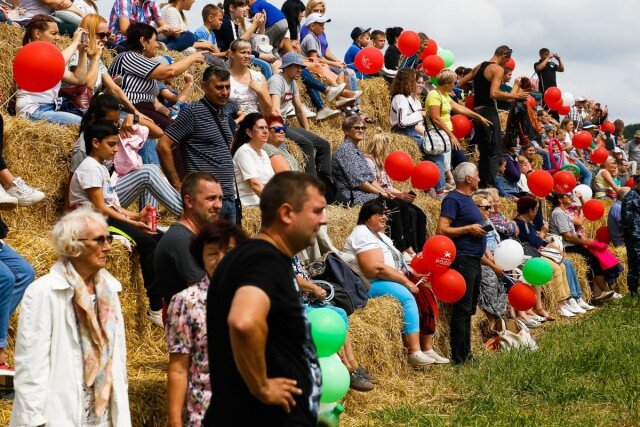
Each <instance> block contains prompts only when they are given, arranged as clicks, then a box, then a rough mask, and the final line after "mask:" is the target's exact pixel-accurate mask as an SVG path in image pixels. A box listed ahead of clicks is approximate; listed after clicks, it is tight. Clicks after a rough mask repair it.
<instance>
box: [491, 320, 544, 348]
mask: <svg viewBox="0 0 640 427" xmlns="http://www.w3.org/2000/svg"><path fill="white" fill-rule="evenodd" d="M494 332H496V333H497V334H498V337H499V339H500V350H512V349H518V348H520V349H530V350H537V349H538V343H536V340H535V339H534V338H533V336H532V335H531V332H530V331H529V328H527V327H526V326H525V325H524V323H522V322H521V321H519V320H512V319H509V320H507V321H506V322H505V320H504V319H503V318H498V319H496V320H495V323H494Z"/></svg>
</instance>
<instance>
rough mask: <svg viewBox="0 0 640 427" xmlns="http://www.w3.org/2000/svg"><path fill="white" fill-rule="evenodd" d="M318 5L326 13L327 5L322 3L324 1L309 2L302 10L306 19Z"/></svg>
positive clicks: (311, 0)
mask: <svg viewBox="0 0 640 427" xmlns="http://www.w3.org/2000/svg"><path fill="white" fill-rule="evenodd" d="M318 5H322V6H323V7H324V10H325V12H326V11H327V4H326V3H325V2H324V0H309V2H308V3H307V6H306V7H305V8H304V16H305V17H307V16H309V15H311V14H312V13H313V9H315V8H316V6H318Z"/></svg>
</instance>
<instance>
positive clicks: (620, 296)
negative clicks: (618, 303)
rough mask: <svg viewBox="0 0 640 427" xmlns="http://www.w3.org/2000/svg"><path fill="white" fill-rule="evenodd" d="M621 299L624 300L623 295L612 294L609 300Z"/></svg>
mask: <svg viewBox="0 0 640 427" xmlns="http://www.w3.org/2000/svg"><path fill="white" fill-rule="evenodd" d="M622 298H624V295H622V294H619V293H617V292H614V293H613V296H612V297H611V299H622Z"/></svg>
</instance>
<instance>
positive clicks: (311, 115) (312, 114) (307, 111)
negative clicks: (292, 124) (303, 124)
mask: <svg viewBox="0 0 640 427" xmlns="http://www.w3.org/2000/svg"><path fill="white" fill-rule="evenodd" d="M302 111H303V112H304V115H305V116H307V119H312V118H314V117H315V116H316V112H315V111H313V110H312V109H311V108H309V107H307V106H306V105H304V104H302Z"/></svg>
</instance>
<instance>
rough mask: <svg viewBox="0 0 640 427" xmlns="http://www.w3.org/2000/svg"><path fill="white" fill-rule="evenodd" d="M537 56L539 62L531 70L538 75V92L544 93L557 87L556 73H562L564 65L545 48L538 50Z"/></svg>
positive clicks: (555, 55)
mask: <svg viewBox="0 0 640 427" xmlns="http://www.w3.org/2000/svg"><path fill="white" fill-rule="evenodd" d="M538 54H539V55H540V60H539V61H538V62H536V63H535V64H533V69H534V71H535V72H536V74H537V75H538V82H539V83H538V90H539V91H540V92H542V93H544V92H545V91H546V90H547V89H549V88H550V87H553V86H558V84H557V82H556V73H562V72H564V64H563V63H562V59H561V58H560V55H558V54H557V53H551V51H550V50H549V49H547V48H546V47H544V48H542V49H540V51H539V52H538ZM553 58H556V59H557V60H558V63H557V64H556V63H555V62H552V61H551V60H552V59H553ZM556 119H557V117H556Z"/></svg>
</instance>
